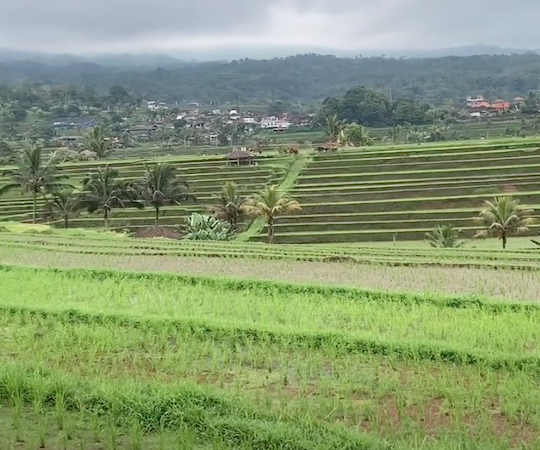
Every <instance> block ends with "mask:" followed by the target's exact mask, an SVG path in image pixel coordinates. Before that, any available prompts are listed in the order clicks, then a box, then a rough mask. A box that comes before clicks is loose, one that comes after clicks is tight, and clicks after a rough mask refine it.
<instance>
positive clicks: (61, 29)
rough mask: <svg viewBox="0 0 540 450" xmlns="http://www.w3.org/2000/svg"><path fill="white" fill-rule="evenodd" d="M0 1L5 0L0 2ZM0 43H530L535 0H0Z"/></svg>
mask: <svg viewBox="0 0 540 450" xmlns="http://www.w3.org/2000/svg"><path fill="white" fill-rule="evenodd" d="M7 1H9V3H6V2H7ZM2 3H6V4H3V5H2V14H1V15H0V46H1V47H10V48H21V49H32V50H47V51H53V52H63V51H68V52H74V53H88V52H108V51H132V52H137V51H152V50H154V51H174V50H182V49H211V48H219V47H235V46H237V47H242V46H244V47H246V48H247V47H251V48H253V47H255V48H256V47H257V46H260V47H268V46H279V47H284V48H286V47H290V48H291V49H294V48H298V47H299V46H304V47H306V46H313V47H319V48H321V47H326V48H331V49H346V50H358V51H362V50H385V49H386V50H388V49H403V50H406V49H420V48H435V47H449V46H459V45H468V44H476V43H480V42H484V43H489V44H496V45H502V46H507V47H523V48H533V47H535V46H536V45H538V46H539V47H540V44H537V43H540V29H539V28H538V27H537V25H536V20H537V18H538V17H539V16H540V2H539V1H538V0H520V1H519V2H516V1H510V0H496V1H494V0H476V1H470V0H453V1H446V0H275V1H272V2H261V1H258V0H234V1H230V2H227V1H223V0H190V1H185V0H172V1H171V0H152V1H140V2H135V1H133V0H92V1H80V0H48V1H44V0H4V2H2Z"/></svg>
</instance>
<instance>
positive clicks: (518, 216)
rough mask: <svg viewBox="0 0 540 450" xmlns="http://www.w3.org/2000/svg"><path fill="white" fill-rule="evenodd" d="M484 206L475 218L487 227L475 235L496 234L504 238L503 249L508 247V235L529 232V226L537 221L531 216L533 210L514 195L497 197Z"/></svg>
mask: <svg viewBox="0 0 540 450" xmlns="http://www.w3.org/2000/svg"><path fill="white" fill-rule="evenodd" d="M484 206H485V209H483V210H482V211H480V214H479V216H478V217H476V218H475V220H476V222H478V223H481V224H482V225H484V226H485V227H486V229H485V230H481V231H479V232H478V233H476V236H475V237H478V238H484V237H488V236H490V235H494V236H496V237H498V238H499V239H501V240H502V247H503V249H505V248H506V242H507V240H508V236H510V235H511V234H523V233H526V232H528V231H529V226H531V225H532V224H534V222H535V220H534V218H533V217H531V215H532V213H533V211H532V210H531V209H526V208H524V207H523V206H521V205H520V203H519V200H518V199H514V198H513V197H497V198H495V199H494V201H486V202H484Z"/></svg>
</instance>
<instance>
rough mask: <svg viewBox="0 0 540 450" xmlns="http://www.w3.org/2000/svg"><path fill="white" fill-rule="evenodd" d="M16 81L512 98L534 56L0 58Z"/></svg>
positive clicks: (535, 66) (264, 95)
mask: <svg viewBox="0 0 540 450" xmlns="http://www.w3.org/2000/svg"><path fill="white" fill-rule="evenodd" d="M21 79H26V80H29V81H34V82H37V83H40V84H50V85H70V84H73V85H78V86H82V85H88V86H92V87H95V88H96V89H98V90H100V91H103V92H105V91H108V89H109V88H110V87H111V86H114V85H121V86H123V87H125V88H126V89H127V90H128V91H130V92H133V93H136V94H138V95H140V96H144V97H152V98H156V99H159V100H165V101H180V100H186V101H197V102H215V103H221V104H222V103H225V102H266V101H268V100H284V101H288V102H303V103H313V102H320V101H321V100H323V99H324V98H326V97H328V96H334V95H340V94H343V93H345V92H346V91H347V90H348V89H349V88H351V87H353V86H358V85H362V86H366V87H368V88H377V89H381V90H386V91H388V90H389V89H390V88H392V90H393V93H394V94H395V95H396V96H399V97H405V96H406V97H415V98H421V99H422V100H424V101H426V102H430V103H442V102H445V101H447V100H453V101H461V100H463V99H464V98H465V97H466V96H467V95H471V94H478V93H480V94H483V95H485V96H487V97H490V98H494V97H502V98H513V97H514V96H516V95H521V96H523V95H524V94H526V93H527V92H529V91H530V90H534V89H537V88H538V85H539V79H540V56H539V55H537V54H526V55H500V56H488V55H484V56H470V57H444V58H415V59H395V58H382V57H377V58H361V57H358V58H338V57H334V56H322V55H312V54H310V55H298V56H291V57H288V58H275V59H271V60H252V59H244V60H239V61H232V62H206V63H199V64H190V65H186V66H184V67H176V68H158V69H155V70H150V69H148V68H142V67H141V68H115V67H111V66H104V65H99V64H95V63H86V62H81V63H69V64H56V65H54V64H49V63H44V62H35V61H19V62H3V63H0V84H12V83H17V82H20V81H21Z"/></svg>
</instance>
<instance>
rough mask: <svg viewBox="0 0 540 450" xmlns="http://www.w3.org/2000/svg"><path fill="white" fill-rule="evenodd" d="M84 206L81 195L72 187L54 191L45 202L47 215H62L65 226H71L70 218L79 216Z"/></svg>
mask: <svg viewBox="0 0 540 450" xmlns="http://www.w3.org/2000/svg"><path fill="white" fill-rule="evenodd" d="M81 208H82V203H81V197H80V195H79V194H78V193H76V192H74V191H73V189H72V188H71V187H67V188H63V189H60V190H58V191H56V192H53V193H52V195H51V197H50V198H49V199H48V200H47V203H46V204H45V215H46V216H47V217H52V218H54V217H58V216H59V217H60V218H61V219H62V220H63V221H64V228H69V220H70V219H72V218H74V217H77V215H78V214H79V211H80V210H81Z"/></svg>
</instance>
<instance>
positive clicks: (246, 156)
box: [226, 149, 257, 166]
mask: <svg viewBox="0 0 540 450" xmlns="http://www.w3.org/2000/svg"><path fill="white" fill-rule="evenodd" d="M226 158H227V163H228V164H230V165H233V166H253V165H255V164H256V162H257V156H256V155H254V154H253V153H251V152H248V151H247V150H245V149H242V150H238V149H235V150H233V151H232V152H231V153H229V154H228V155H227V156H226Z"/></svg>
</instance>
